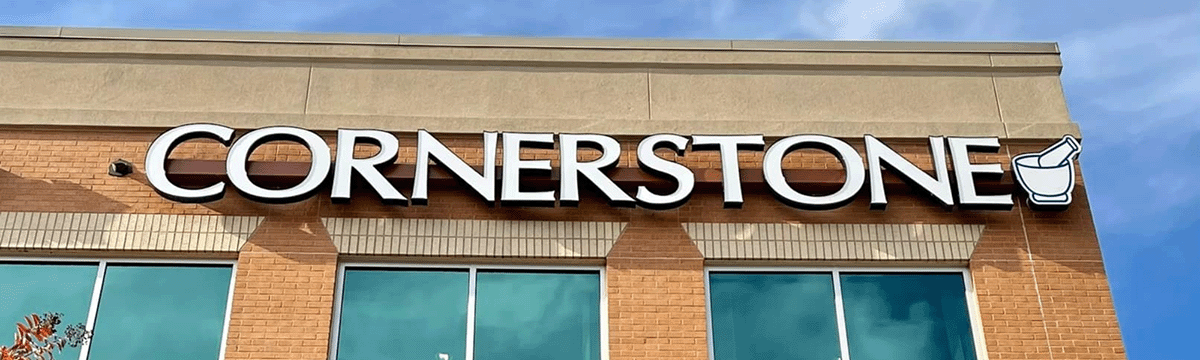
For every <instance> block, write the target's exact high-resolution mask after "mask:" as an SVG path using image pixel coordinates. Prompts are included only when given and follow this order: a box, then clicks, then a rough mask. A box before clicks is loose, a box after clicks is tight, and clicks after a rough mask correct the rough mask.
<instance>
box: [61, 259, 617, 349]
mask: <svg viewBox="0 0 1200 360" xmlns="http://www.w3.org/2000/svg"><path fill="white" fill-rule="evenodd" d="M346 268H354V269H362V268H371V269H391V270H405V269H413V270H436V269H443V270H458V271H462V270H467V273H468V274H469V275H468V281H467V287H468V289H467V344H466V359H463V360H474V359H475V278H476V277H475V275H476V274H477V273H478V272H479V270H485V271H492V270H509V271H546V272H552V271H564V272H593V271H594V272H596V273H597V274H599V275H600V313H599V315H600V319H599V320H600V360H608V359H609V357H608V353H609V350H610V348H609V343H608V285H607V284H608V282H607V281H606V274H605V266H602V265H508V264H430V263H380V262H348V263H340V264H338V270H337V281H336V283H335V284H334V292H333V313H332V315H333V319H332V320H333V321H332V326H330V328H331V331H330V335H329V355H328V356H329V359H330V360H335V359H337V354H338V340H339V338H338V337H339V336H340V333H341V325H342V297H343V290H345V289H344V288H343V285H344V284H345V280H346ZM82 360H86V359H82ZM222 360H224V359H222Z"/></svg>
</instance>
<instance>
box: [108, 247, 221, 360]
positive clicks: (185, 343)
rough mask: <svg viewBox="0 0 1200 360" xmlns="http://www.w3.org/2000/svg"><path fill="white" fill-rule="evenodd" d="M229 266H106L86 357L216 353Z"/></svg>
mask: <svg viewBox="0 0 1200 360" xmlns="http://www.w3.org/2000/svg"><path fill="white" fill-rule="evenodd" d="M231 276H233V274H232V268H231V267H229V266H141V265H109V266H108V267H107V269H106V270H105V273H104V285H103V286H102V287H101V289H100V307H99V309H98V310H97V312H96V326H95V330H94V333H93V338H92V346H91V350H90V352H89V354H88V359H89V360H128V359H173V360H214V359H217V358H219V356H220V354H219V353H220V348H221V337H222V335H223V330H224V324H225V309H226V307H227V305H228V302H229V281H230V277H231Z"/></svg>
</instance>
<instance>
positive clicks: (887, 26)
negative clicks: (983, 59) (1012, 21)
mask: <svg viewBox="0 0 1200 360" xmlns="http://www.w3.org/2000/svg"><path fill="white" fill-rule="evenodd" d="M993 5H994V3H993V1H992V0H837V1H809V2H804V3H803V5H801V6H800V11H799V13H798V14H797V16H796V24H795V25H796V27H797V28H798V29H800V30H802V31H804V32H807V33H810V34H815V35H818V36H819V37H821V38H829V39H896V38H921V37H926V38H928V37H929V35H932V34H935V33H936V34H942V35H945V34H959V35H960V36H962V35H966V36H965V38H972V37H974V38H980V37H990V36H989V35H987V34H990V33H992V32H994V31H995V30H997V29H999V28H1003V26H999V25H997V24H1000V22H995V21H993V20H998V19H1002V18H1003V16H1001V15H1002V13H1001V12H1000V11H999V9H997V8H996V7H995V6H993ZM947 30H951V31H947ZM954 38H959V36H955V37H954Z"/></svg>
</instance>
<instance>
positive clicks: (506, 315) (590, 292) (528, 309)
mask: <svg viewBox="0 0 1200 360" xmlns="http://www.w3.org/2000/svg"><path fill="white" fill-rule="evenodd" d="M475 281H476V301H475V360H510V359H521V360H599V359H600V351H601V349H600V274H597V273H537V272H526V273H517V272H479V273H477V274H476V280H475Z"/></svg>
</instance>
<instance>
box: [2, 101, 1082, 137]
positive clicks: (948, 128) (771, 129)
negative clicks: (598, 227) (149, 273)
mask: <svg viewBox="0 0 1200 360" xmlns="http://www.w3.org/2000/svg"><path fill="white" fill-rule="evenodd" d="M197 122H208V123H217V124H225V125H228V126H233V127H235V128H239V129H255V128H260V127H265V126H274V125H289V126H296V127H301V128H305V129H309V130H317V131H333V130H337V129H338V128H366V129H381V130H385V131H400V132H412V131H414V129H426V130H429V131H432V132H436V133H462V134H477V133H478V132H480V131H481V130H480V129H504V130H505V131H525V132H566V131H564V130H563V129H572V130H571V131H570V132H593V133H603V134H608V135H629V136H641V135H646V134H655V133H677V134H692V133H697V134H701V133H711V132H713V131H714V130H713V129H720V130H721V131H722V132H726V133H746V134H763V135H766V136H791V135H795V134H806V133H812V134H825V135H829V136H834V137H861V136H863V135H864V134H871V135H875V136H878V137H891V138H923V137H927V136H930V135H952V136H996V137H1000V138H1004V139H1058V138H1061V137H1062V136H1063V134H1071V135H1074V136H1076V137H1080V136H1081V134H1080V131H1079V124H1076V123H1044V124H1014V125H1013V126H1008V124H1005V123H1002V122H994V123H980V122H962V123H944V122H902V121H894V122H849V121H843V122H835V121H784V120H761V121H753V122H752V121H716V120H706V121H669V120H633V119H599V120H597V119H546V118H542V119H535V118H450V117H418V116H370V115H319V114H265V113H258V114H250V113H218V112H177V111H121V110H78V109H5V108H0V127H10V128H27V127H35V128H38V129H45V128H46V126H48V125H52V126H61V127H86V126H98V127H104V128H112V127H125V128H142V129H150V130H155V131H157V130H161V129H166V128H171V127H175V126H179V125H183V124H190V123H197Z"/></svg>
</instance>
